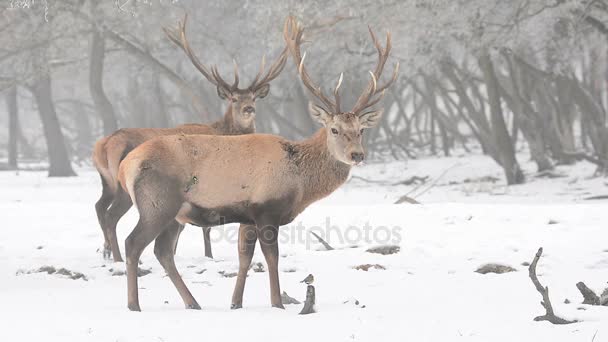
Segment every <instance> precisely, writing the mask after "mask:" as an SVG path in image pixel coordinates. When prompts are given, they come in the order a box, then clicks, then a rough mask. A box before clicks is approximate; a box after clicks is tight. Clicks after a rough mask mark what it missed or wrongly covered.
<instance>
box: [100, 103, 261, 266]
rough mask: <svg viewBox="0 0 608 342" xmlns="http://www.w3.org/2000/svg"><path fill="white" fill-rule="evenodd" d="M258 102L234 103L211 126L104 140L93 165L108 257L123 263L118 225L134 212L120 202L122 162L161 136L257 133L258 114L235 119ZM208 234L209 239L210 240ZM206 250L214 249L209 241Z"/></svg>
mask: <svg viewBox="0 0 608 342" xmlns="http://www.w3.org/2000/svg"><path fill="white" fill-rule="evenodd" d="M254 100H255V99H254V98H253V97H252V96H247V95H243V100H238V101H235V102H233V103H232V104H231V105H229V106H228V110H227V111H226V113H225V114H224V116H223V117H222V118H221V119H220V120H218V121H216V122H214V123H212V124H210V125H204V124H194V123H191V124H185V125H182V126H178V127H175V128H124V129H120V130H118V131H116V132H114V133H113V134H112V135H110V136H107V137H104V138H101V139H100V140H98V141H97V142H96V143H95V147H94V149H93V164H94V165H95V168H96V169H97V171H98V172H99V175H100V177H101V181H102V186H103V192H102V196H101V198H100V199H99V201H98V202H97V203H96V206H95V208H96V211H97V216H98V219H99V224H100V226H101V227H102V231H103V233H104V239H105V242H104V256H106V257H109V254H110V253H111V254H112V255H113V257H114V261H122V257H121V255H120V248H119V246H118V242H117V239H116V223H117V222H118V220H119V219H120V217H122V215H124V214H125V213H126V211H127V210H128V209H129V208H130V206H131V204H130V203H129V199H128V196H126V197H125V196H122V197H123V198H124V200H123V201H121V203H117V202H118V201H117V200H116V198H119V197H121V196H120V194H118V192H119V191H120V189H119V185H118V180H117V179H118V168H119V166H120V163H121V162H122V160H123V159H124V158H125V157H126V156H127V155H128V154H129V153H130V152H131V151H132V150H133V149H135V148H136V147H138V146H139V145H141V144H143V143H144V142H146V141H148V140H150V139H152V138H155V137H159V136H168V135H175V134H178V135H179V134H208V135H237V134H249V133H253V132H255V122H254V116H255V114H246V115H245V114H241V116H240V117H238V118H237V119H235V116H234V115H233V114H232V113H233V108H235V107H236V108H239V109H241V108H245V107H247V106H249V107H253V108H255V103H254ZM237 122H238V123H237ZM207 236H208V234H206V235H205V237H207ZM205 246H206V247H208V246H210V245H209V243H208V241H207V240H205ZM205 255H206V256H208V257H212V254H211V249H210V248H206V249H205Z"/></svg>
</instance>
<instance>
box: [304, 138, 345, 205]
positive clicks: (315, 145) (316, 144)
mask: <svg viewBox="0 0 608 342" xmlns="http://www.w3.org/2000/svg"><path fill="white" fill-rule="evenodd" d="M294 147H295V149H296V150H297V151H298V152H297V154H299V156H297V157H296V158H297V159H299V160H297V159H296V160H294V162H295V163H296V164H300V165H301V167H298V169H299V170H300V176H301V177H302V181H303V182H304V183H305V186H304V189H305V190H304V196H303V201H304V202H305V203H306V204H305V205H308V204H309V203H312V202H314V201H316V200H319V199H321V198H323V197H325V196H327V195H329V194H331V193H332V192H334V190H336V189H337V188H338V187H340V186H341V185H342V184H343V183H344V182H345V181H346V179H347V178H348V174H349V173H350V169H351V165H348V164H345V163H343V162H341V161H339V160H337V159H336V158H334V157H333V156H332V155H331V153H330V152H329V149H328V148H327V129H326V128H325V127H323V128H321V129H320V130H318V131H317V132H316V133H315V134H314V135H313V136H312V137H310V138H308V139H306V140H304V141H301V142H299V143H297V144H295V145H294Z"/></svg>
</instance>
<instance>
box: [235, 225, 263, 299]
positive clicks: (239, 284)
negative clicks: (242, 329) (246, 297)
mask: <svg viewBox="0 0 608 342" xmlns="http://www.w3.org/2000/svg"><path fill="white" fill-rule="evenodd" d="M257 239H258V235H257V231H256V228H255V226H253V225H248V224H241V226H240V228H239V273H238V275H237V278H236V285H235V286H234V292H233V293H232V305H231V306H230V308H231V309H240V308H242V307H243V291H244V290H245V280H247V271H248V270H249V266H250V265H251V259H252V258H253V252H254V251H255V242H256V240H257Z"/></svg>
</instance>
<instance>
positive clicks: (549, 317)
mask: <svg viewBox="0 0 608 342" xmlns="http://www.w3.org/2000/svg"><path fill="white" fill-rule="evenodd" d="M541 255H543V248H542V247H541V248H539V249H538V252H536V255H535V256H534V260H532V263H531V264H530V267H528V273H529V275H530V279H531V280H532V284H534V287H535V288H536V290H537V291H538V292H539V293H540V294H541V296H542V297H543V300H542V301H541V302H540V304H541V305H542V306H543V307H544V308H545V311H546V313H545V314H544V315H543V316H538V317H535V318H534V320H535V321H549V322H551V323H553V324H570V323H576V321H569V320H567V319H563V318H561V317H557V316H555V313H554V312H553V306H552V305H551V300H550V299H549V287H548V286H544V287H543V285H541V283H540V281H539V280H538V277H537V276H536V264H538V259H540V257H541Z"/></svg>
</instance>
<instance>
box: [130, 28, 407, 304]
mask: <svg viewBox="0 0 608 342" xmlns="http://www.w3.org/2000/svg"><path fill="white" fill-rule="evenodd" d="M302 32H303V31H302V29H301V28H300V27H299V26H298V25H297V24H296V22H295V20H294V19H293V18H291V17H289V18H288V19H287V21H286V22H285V28H284V36H285V40H286V42H287V45H288V47H289V49H290V51H291V54H292V55H293V57H294V59H295V61H296V63H297V65H299V68H298V70H299V74H300V77H301V79H302V81H303V82H304V85H305V86H306V87H307V88H308V89H309V90H310V91H311V93H312V94H313V95H314V96H315V97H317V98H318V100H319V101H320V102H321V103H322V104H323V106H317V105H310V111H311V114H312V116H313V118H314V119H316V120H317V121H319V122H320V123H321V124H322V125H323V126H324V127H323V128H321V129H319V130H318V131H317V133H315V134H314V135H313V136H312V137H310V138H308V139H306V140H303V141H298V142H294V141H289V140H286V139H283V138H281V137H278V136H274V135H267V134H249V135H242V136H230V137H227V136H204V135H183V136H180V135H178V136H165V137H158V138H155V139H152V140H149V141H147V142H146V143H144V144H142V145H141V146H139V147H138V148H137V149H135V150H133V152H131V153H130V154H129V155H128V156H127V157H126V158H125V160H124V161H123V162H122V163H121V165H120V170H119V174H118V178H119V181H120V184H121V186H122V188H123V189H124V190H125V191H126V192H128V194H129V195H130V197H131V199H132V200H133V203H135V206H136V207H137V209H138V210H139V214H140V218H139V222H138V223H137V225H136V226H135V228H134V229H133V231H132V232H131V234H130V235H129V236H128V238H127V240H126V242H125V253H126V260H127V279H128V307H129V309H130V310H134V311H139V310H140V305H139V298H138V287H137V264H138V261H139V258H140V256H141V253H142V252H143V250H144V248H145V247H146V246H147V245H148V244H150V242H152V240H156V241H155V244H154V254H155V255H156V258H157V259H158V261H159V262H160V264H161V265H162V266H163V268H164V269H165V271H166V272H167V274H168V276H169V278H170V279H171V281H172V282H173V284H174V285H175V287H176V288H177V291H178V292H179V294H180V295H181V297H182V299H183V301H184V304H185V305H186V308H189V309H200V306H199V305H198V303H197V302H196V300H195V299H194V297H193V296H192V294H191V293H190V291H189V290H188V288H187V287H186V285H185V283H184V281H183V280H182V278H181V276H180V275H179V273H178V271H177V269H176V267H175V262H174V255H173V245H174V243H175V239H176V237H177V234H178V231H179V226H180V225H183V224H186V223H192V224H196V225H200V226H212V225H217V224H218V223H220V222H225V223H231V222H239V223H241V224H242V225H245V226H241V229H240V231H239V272H238V278H237V282H236V286H235V289H234V293H233V297H232V308H240V307H242V298H243V290H244V286H245V278H246V276H247V270H248V268H249V266H250V263H251V258H252V256H253V251H254V248H255V242H256V240H257V239H259V240H260V246H261V249H262V252H263V254H264V257H265V258H266V262H267V264H268V274H269V277H270V298H271V304H272V306H273V307H279V308H282V307H283V304H282V303H281V292H280V286H279V275H278V257H279V250H278V244H277V237H278V228H279V226H281V225H285V224H288V223H289V222H291V221H292V220H293V219H294V218H295V217H296V216H297V215H298V214H299V213H301V212H302V211H303V210H304V209H305V208H306V207H307V206H309V205H310V204H311V203H313V202H315V201H317V200H319V199H321V198H323V197H325V196H327V195H329V194H330V193H332V192H333V191H334V190H336V189H337V188H338V187H339V186H340V185H341V184H342V183H344V182H345V181H346V179H347V177H348V174H349V172H350V169H351V167H352V166H353V165H357V164H359V163H361V161H363V159H364V150H363V146H362V145H361V134H362V133H363V129H364V128H368V127H372V126H374V125H376V124H377V123H378V122H379V120H380V118H381V115H382V111H381V110H370V111H368V108H369V107H371V106H372V105H374V104H376V103H378V102H379V101H380V100H381V99H382V96H383V95H384V90H385V89H386V88H387V87H388V86H389V85H390V84H391V83H393V82H394V81H395V78H396V76H397V70H398V64H397V67H396V68H395V72H394V74H393V77H392V78H391V79H390V80H389V81H388V82H387V83H386V84H384V85H381V86H380V85H378V84H377V80H378V79H380V76H381V74H382V70H383V68H384V64H385V63H386V60H387V58H388V55H389V52H390V48H391V43H390V34H389V35H387V41H386V48H382V46H381V45H380V44H379V43H378V41H377V40H376V37H375V36H374V34H373V33H372V40H373V41H374V44H375V46H376V48H377V50H378V57H379V58H378V65H377V66H376V69H375V70H374V72H373V73H371V81H370V83H369V85H368V86H367V87H366V89H365V90H364V92H363V94H362V95H361V96H360V97H359V100H358V101H357V103H356V105H355V106H354V108H353V109H352V110H351V111H347V112H343V111H342V110H341V109H340V95H339V87H340V83H341V80H342V77H340V81H339V82H338V85H337V86H336V88H335V90H334V97H335V100H333V101H332V100H331V99H330V98H328V97H326V96H325V95H324V94H323V93H322V92H321V90H320V88H319V87H317V86H315V85H314V84H313V82H312V80H311V78H310V77H309V74H308V73H307V72H306V69H305V67H304V63H303V62H304V61H303V57H302V55H301V54H300V44H301V42H302ZM370 33H371V30H370ZM195 177H196V179H197V182H192V180H193V179H194V178H195Z"/></svg>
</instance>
